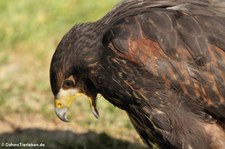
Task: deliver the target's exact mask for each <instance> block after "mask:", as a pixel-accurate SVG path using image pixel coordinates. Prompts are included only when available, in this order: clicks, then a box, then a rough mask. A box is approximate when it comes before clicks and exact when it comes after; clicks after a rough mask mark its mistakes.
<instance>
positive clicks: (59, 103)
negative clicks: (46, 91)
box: [55, 99, 62, 108]
mask: <svg viewBox="0 0 225 149" xmlns="http://www.w3.org/2000/svg"><path fill="white" fill-rule="evenodd" d="M55 107H56V108H62V103H61V101H60V100H59V99H55Z"/></svg>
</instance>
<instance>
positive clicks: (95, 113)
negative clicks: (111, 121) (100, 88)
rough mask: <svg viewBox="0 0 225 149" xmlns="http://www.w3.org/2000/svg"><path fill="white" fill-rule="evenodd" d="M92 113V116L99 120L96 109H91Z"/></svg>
mask: <svg viewBox="0 0 225 149" xmlns="http://www.w3.org/2000/svg"><path fill="white" fill-rule="evenodd" d="M92 113H93V115H94V116H95V117H96V118H97V119H99V117H100V116H99V113H98V110H97V109H93V110H92Z"/></svg>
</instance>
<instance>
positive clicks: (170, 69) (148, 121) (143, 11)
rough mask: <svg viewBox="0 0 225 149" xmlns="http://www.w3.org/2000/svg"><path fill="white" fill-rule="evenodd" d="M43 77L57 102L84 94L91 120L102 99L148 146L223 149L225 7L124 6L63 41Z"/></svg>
mask: <svg viewBox="0 0 225 149" xmlns="http://www.w3.org/2000/svg"><path fill="white" fill-rule="evenodd" d="M50 79H51V87H52V91H53V94H54V95H55V97H56V98H61V97H64V94H63V93H62V91H60V90H61V89H63V90H68V89H76V90H75V91H74V92H73V93H77V92H82V93H85V94H86V95H88V96H89V97H90V98H91V99H92V100H90V103H91V106H92V108H93V112H94V114H95V116H96V117H97V116H98V113H97V111H96V108H95V106H96V105H95V104H96V103H95V101H96V99H95V98H96V95H97V93H100V94H102V95H103V96H104V97H105V99H107V100H108V101H110V102H111V103H112V104H114V105H115V106H117V107H119V108H121V109H123V110H125V111H126V112H127V114H128V116H129V117H130V120H131V122H132V123H133V125H134V127H135V128H136V130H137V132H138V133H139V134H140V136H141V137H142V139H143V140H144V142H145V143H146V144H147V145H148V146H149V147H151V146H152V145H153V144H157V146H158V147H159V148H165V149H169V148H182V149H192V148H193V149H222V148H225V130H224V129H225V101H224V100H225V2H224V1H222V0H208V1H207V0H198V1H197V0H126V1H123V2H121V3H120V4H118V5H117V6H116V7H115V8H114V9H113V10H112V11H111V12H109V13H108V14H107V15H106V16H104V17H103V18H102V19H100V20H99V21H97V22H92V23H84V24H80V25H76V26H74V27H73V28H72V29H71V30H70V31H69V32H68V33H67V34H66V35H65V36H64V37H63V39H62V40H61V42H60V43H59V45H58V47H57V49H56V51H55V54H54V56H53V58H52V63H51V69H50ZM65 80H67V82H65ZM68 81H70V83H68ZM71 84H72V85H71ZM70 94H71V96H72V91H71V93H70ZM59 101H60V100H59ZM57 108H58V107H57ZM59 108H61V107H59ZM56 112H57V111H56ZM57 114H58V116H59V117H60V118H61V119H63V120H64V118H63V116H64V117H65V111H64V112H61V113H60V112H57Z"/></svg>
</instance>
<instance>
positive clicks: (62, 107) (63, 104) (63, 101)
mask: <svg viewBox="0 0 225 149" xmlns="http://www.w3.org/2000/svg"><path fill="white" fill-rule="evenodd" d="M83 95H85V94H84V93H80V92H76V93H75V94H74V95H64V96H60V98H55V101H54V105H55V113H56V115H57V116H58V118H59V119H60V120H62V121H64V122H69V121H70V120H69V119H68V118H67V115H66V114H67V112H68V108H69V107H70V106H71V104H72V103H73V101H74V100H76V99H77V98H78V97H79V96H83ZM85 96H86V97H88V100H89V104H90V108H91V111H92V113H93V115H94V116H95V117H96V118H97V119H98V118H99V113H98V110H97V108H96V97H90V96H87V95H85Z"/></svg>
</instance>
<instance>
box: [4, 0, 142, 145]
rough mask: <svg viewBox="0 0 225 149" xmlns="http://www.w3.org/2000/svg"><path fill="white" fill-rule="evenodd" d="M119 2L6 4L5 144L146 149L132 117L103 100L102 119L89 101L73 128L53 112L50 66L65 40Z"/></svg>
mask: <svg viewBox="0 0 225 149" xmlns="http://www.w3.org/2000/svg"><path fill="white" fill-rule="evenodd" d="M117 2H118V0H67V1H65V0H19V1H15V0H2V1H0V143H19V142H22V143H44V144H45V148H54V149H56V148H71V149H96V148H98V149H107V148H109V149H117V148H121V149H123V148H124V149H144V148H146V147H145V146H144V144H143V143H142V141H141V140H140V138H139V136H138V135H137V133H136V131H135V130H134V128H133V126H132V125H131V123H130V121H129V119H128V118H127V116H126V113H125V112H124V111H121V110H119V109H118V108H115V107H113V106H112V105H111V104H109V103H108V102H107V101H106V100H105V99H103V98H100V99H99V100H98V109H99V112H100V119H99V120H96V119H95V118H94V116H93V115H92V113H91V112H90V109H89V105H88V102H87V101H83V102H80V103H79V104H78V105H76V106H77V107H76V112H77V113H76V117H75V119H74V122H73V123H64V122H61V121H60V120H58V118H57V117H56V116H55V113H54V108H53V100H52V98H53V96H52V93H51V90H50V85H49V64H50V60H51V56H52V54H53V53H54V50H55V48H56V46H57V44H58V43H59V41H60V39H61V38H62V36H63V35H64V34H65V33H66V32H67V31H68V30H69V29H70V28H71V27H72V26H73V25H74V24H75V23H80V22H87V21H95V20H97V19H99V18H101V17H102V16H103V15H104V14H106V13H107V12H108V11H109V10H110V9H111V8H112V7H113V6H114V5H115V4H116V3H117ZM0 148H4V147H3V146H2V147H1V146H0ZM17 148H18V147H17ZM19 148H23V147H19Z"/></svg>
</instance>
